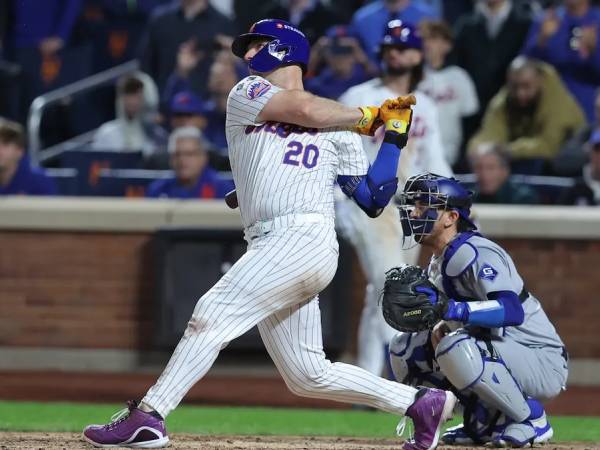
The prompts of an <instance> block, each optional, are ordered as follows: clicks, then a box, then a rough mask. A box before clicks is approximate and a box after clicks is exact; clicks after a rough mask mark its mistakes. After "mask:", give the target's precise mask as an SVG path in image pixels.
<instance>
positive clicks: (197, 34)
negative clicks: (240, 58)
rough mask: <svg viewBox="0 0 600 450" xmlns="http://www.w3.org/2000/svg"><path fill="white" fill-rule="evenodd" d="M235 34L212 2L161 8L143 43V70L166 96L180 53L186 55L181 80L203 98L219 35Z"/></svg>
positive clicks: (192, 0)
mask: <svg viewBox="0 0 600 450" xmlns="http://www.w3.org/2000/svg"><path fill="white" fill-rule="evenodd" d="M234 31H235V30H234V29H233V23H232V21H231V20H229V19H228V18H227V17H225V16H224V15H223V14H221V13H220V12H218V11H217V10H216V9H215V8H213V7H212V6H211V5H210V4H209V2H208V0H179V1H177V2H175V3H173V4H172V5H168V6H166V7H163V8H159V9H158V10H157V12H156V14H155V15H154V16H153V18H152V19H151V20H150V23H149V24H148V27H147V31H146V36H145V38H144V42H143V43H142V55H141V59H142V67H143V69H144V71H145V72H147V73H149V74H150V75H151V76H152V77H153V78H154V80H155V81H156V83H157V84H158V86H159V89H160V90H161V92H162V90H163V89H164V88H165V85H166V82H167V78H168V77H169V75H170V74H171V73H172V72H173V69H174V68H175V66H176V58H177V57H178V53H179V52H184V53H185V54H186V57H188V59H189V61H188V63H189V64H188V65H187V66H186V71H185V72H183V71H182V72H181V73H179V76H180V77H182V78H184V79H186V80H188V81H189V83H190V86H191V87H192V89H193V91H194V92H197V93H199V94H200V95H202V96H203V95H205V94H206V86H207V81H208V69H209V67H210V63H211V60H212V54H213V50H214V47H215V39H216V38H217V36H218V35H219V34H223V35H228V36H231V35H233V34H235V33H234Z"/></svg>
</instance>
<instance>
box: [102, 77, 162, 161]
mask: <svg viewBox="0 0 600 450" xmlns="http://www.w3.org/2000/svg"><path fill="white" fill-rule="evenodd" d="M157 104H158V93H157V92H156V86H155V85H154V83H153V81H152V80H151V79H150V77H148V76H147V75H145V74H142V73H136V74H134V75H128V76H125V77H123V78H121V79H119V81H118V82H117V99H116V105H115V108H116V116H117V117H116V119H114V120H111V121H110V122H106V123H105V124H103V125H102V126H101V127H100V128H99V129H98V130H97V131H96V133H95V135H94V140H93V142H92V146H93V147H94V148H96V149H102V150H118V151H123V152H139V151H141V152H142V153H143V154H144V156H149V155H151V154H152V153H153V152H154V151H155V147H156V146H155V142H154V139H155V133H157V130H156V128H157V126H156V125H155V123H154V119H155V115H154V113H155V112H156V107H157Z"/></svg>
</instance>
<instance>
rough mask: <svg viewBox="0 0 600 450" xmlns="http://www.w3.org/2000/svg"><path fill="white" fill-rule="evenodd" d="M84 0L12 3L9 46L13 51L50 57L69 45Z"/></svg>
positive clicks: (21, 1)
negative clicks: (24, 50)
mask: <svg viewBox="0 0 600 450" xmlns="http://www.w3.org/2000/svg"><path fill="white" fill-rule="evenodd" d="M82 3H83V0H44V1H42V2H40V1H39V0H19V1H14V2H12V4H13V7H14V16H15V18H14V23H13V28H12V33H11V39H10V40H11V45H12V46H14V48H15V49H17V50H18V49H22V48H38V49H39V50H40V52H41V53H42V54H45V55H50V54H53V53H56V52H58V51H59V50H61V49H62V48H63V47H65V45H67V43H68V42H69V38H70V37H71V31H72V29H73V26H74V25H75V21H76V20H77V17H78V16H79V13H80V12H81V6H82Z"/></svg>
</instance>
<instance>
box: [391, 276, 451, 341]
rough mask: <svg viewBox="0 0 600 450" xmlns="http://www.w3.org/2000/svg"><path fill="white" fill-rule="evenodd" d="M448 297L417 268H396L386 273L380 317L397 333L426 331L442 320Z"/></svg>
mask: <svg viewBox="0 0 600 450" xmlns="http://www.w3.org/2000/svg"><path fill="white" fill-rule="evenodd" d="M447 304H448V298H447V297H446V295H445V294H444V293H443V292H440V291H439V290H438V289H437V288H436V287H435V285H434V284H433V283H432V282H431V281H429V279H428V278H427V274H426V273H425V271H424V270H423V269H421V268H420V267H418V266H408V265H407V266H402V267H395V268H393V269H390V270H388V271H387V272H386V273H385V286H384V288H383V317H384V318H385V321H386V322H387V323H388V324H389V325H390V326H391V327H392V328H395V329H396V330H398V331H409V332H414V331H422V330H429V329H431V328H433V326H434V325H435V324H436V323H437V322H439V321H440V320H442V318H443V316H444V313H445V311H446V308H447Z"/></svg>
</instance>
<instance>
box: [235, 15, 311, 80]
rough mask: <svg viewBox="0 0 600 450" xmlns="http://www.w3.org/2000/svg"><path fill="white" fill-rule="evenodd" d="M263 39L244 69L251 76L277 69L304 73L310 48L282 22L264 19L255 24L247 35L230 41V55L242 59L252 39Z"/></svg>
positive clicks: (299, 33) (294, 30) (296, 31)
mask: <svg viewBox="0 0 600 450" xmlns="http://www.w3.org/2000/svg"><path fill="white" fill-rule="evenodd" d="M260 38H263V39H267V40H268V43H267V45H265V46H264V47H263V48H262V49H261V50H260V51H258V52H257V53H256V55H254V57H252V59H251V60H250V62H249V63H248V66H249V67H250V69H252V70H254V71H255V72H259V73H261V72H262V73H265V72H270V71H272V70H275V69H277V68H278V67H281V66H285V65H290V64H298V65H299V66H300V67H301V68H302V72H306V67H307V65H308V59H309V57H310V45H309V43H308V40H307V39H306V36H305V35H304V33H302V31H300V30H299V29H298V28H296V27H295V26H293V25H292V24H291V23H289V22H286V21H285V20H279V19H264V20H261V21H259V22H256V23H255V24H254V25H252V27H250V31H249V32H248V33H245V34H240V35H239V36H238V37H236V38H235V39H234V40H233V44H231V51H232V52H233V54H234V55H235V56H238V57H240V58H244V55H245V54H246V51H247V50H248V45H250V43H251V42H252V41H253V40H255V39H260Z"/></svg>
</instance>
